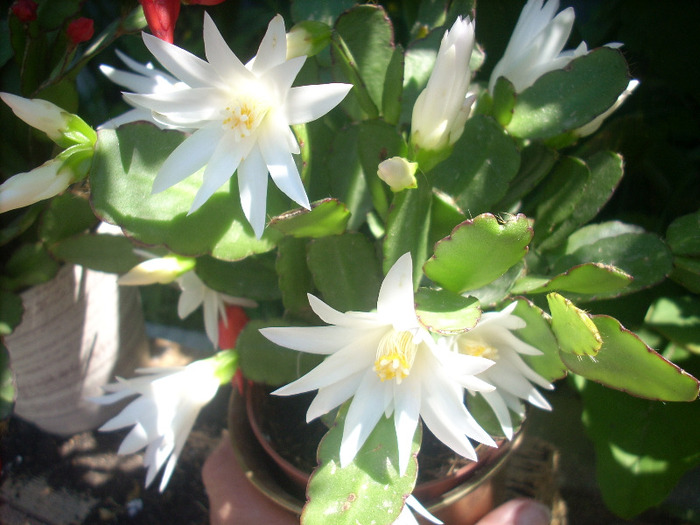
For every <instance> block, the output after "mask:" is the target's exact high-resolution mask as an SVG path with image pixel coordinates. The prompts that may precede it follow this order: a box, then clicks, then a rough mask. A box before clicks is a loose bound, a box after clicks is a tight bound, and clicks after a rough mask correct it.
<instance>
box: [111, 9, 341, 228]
mask: <svg viewBox="0 0 700 525" xmlns="http://www.w3.org/2000/svg"><path fill="white" fill-rule="evenodd" d="M143 40H144V42H145V44H146V46H147V47H148V49H149V50H150V51H151V53H153V55H154V56H155V57H156V58H157V59H158V60H159V62H160V63H161V64H163V66H165V68H166V69H168V70H169V71H170V72H171V73H172V74H173V75H174V76H175V77H176V78H178V79H179V80H180V81H182V82H184V83H185V84H186V85H187V86H188V87H187V88H186V89H180V90H176V91H171V92H168V93H157V94H156V93H154V94H148V95H144V94H125V95H124V96H125V98H126V99H127V100H128V101H129V102H130V103H132V104H134V105H136V106H141V107H143V108H146V109H148V110H150V111H152V112H153V118H154V119H155V120H157V121H158V122H160V123H162V124H167V125H169V126H172V127H174V128H178V129H183V130H193V129H194V130H196V131H195V132H194V133H193V134H192V135H190V136H189V137H188V138H186V139H185V141H184V142H183V143H182V144H180V145H179V146H178V147H177V148H176V149H175V150H174V151H173V152H172V154H171V155H170V156H169V157H168V158H167V159H166V160H165V162H164V163H163V165H162V167H161V169H160V171H159V172H158V174H157V176H156V179H155V181H154V183H153V191H154V192H156V193H157V192H160V191H163V190H165V189H167V188H169V187H170V186H173V185H175V184H177V183H178V182H180V181H181V180H183V179H185V178H186V177H188V176H190V175H191V174H193V173H194V172H196V171H197V170H199V169H200V168H202V167H204V166H205V165H206V168H205V170H204V181H203V183H202V186H201V187H200V189H199V191H198V192H197V194H196V195H195V198H194V202H193V203H192V207H191V209H190V213H191V212H194V211H195V210H197V209H198V208H199V207H200V206H201V205H202V204H204V202H206V200H207V199H208V198H209V197H211V196H212V195H213V194H214V193H215V192H216V191H217V190H218V189H219V188H220V187H221V186H222V185H223V184H224V183H226V181H228V179H229V178H230V177H231V176H232V175H233V173H234V172H235V171H238V188H239V192H240V198H241V206H242V208H243V211H244V213H245V216H246V218H247V219H248V221H249V222H250V224H251V226H252V227H253V230H254V231H255V234H256V235H257V236H258V237H260V236H261V235H262V232H263V229H264V226H265V208H266V199H267V174H268V172H269V174H270V176H271V177H272V180H273V182H274V183H275V184H276V185H277V187H278V188H280V190H282V191H283V192H284V193H285V194H286V195H287V196H288V197H290V198H291V199H292V200H294V201H296V202H297V203H298V204H299V205H301V206H303V207H305V208H307V209H308V208H309V200H308V197H307V196H306V191H305V190H304V186H303V184H302V182H301V178H300V176H299V171H298V169H297V167H296V164H295V162H294V159H293V157H292V154H293V153H299V144H298V143H297V140H296V138H295V137H294V134H293V133H292V131H291V129H290V127H289V126H290V125H293V124H303V123H306V122H310V121H312V120H315V119H317V118H319V117H321V116H322V115H324V114H326V113H327V112H328V111H330V110H331V109H332V108H334V107H335V106H336V105H338V104H339V103H340V101H341V100H342V99H343V98H344V97H345V95H347V93H348V91H349V90H350V87H351V86H350V85H349V84H324V85H312V86H301V87H291V85H292V82H293V81H294V79H295V77H296V76H297V74H298V73H299V70H300V69H301V67H302V65H303V64H304V61H305V59H306V57H303V56H302V57H296V58H293V59H291V60H286V54H287V49H286V47H287V44H286V35H285V31H284V21H283V19H282V17H281V16H279V15H278V16H276V17H275V18H273V19H272V21H271V22H270V25H269V26H268V29H267V33H266V34H265V36H264V38H263V40H262V42H261V44H260V47H259V49H258V53H257V55H256V56H255V57H254V58H253V59H252V60H251V61H250V62H248V63H247V64H246V65H243V64H242V63H241V62H240V60H239V59H238V58H237V57H236V55H235V54H234V53H233V52H232V51H231V49H229V47H228V46H227V45H226V43H225V42H224V39H223V38H222V36H221V34H220V33H219V31H218V29H217V28H216V26H215V25H214V22H213V21H212V19H211V18H210V17H209V16H208V15H206V14H205V17H204V47H205V50H206V56H207V59H208V62H207V61H204V60H201V59H200V58H197V57H196V56H194V55H192V54H190V53H188V52H187V51H185V50H183V49H180V48H179V47H177V46H174V45H172V44H169V43H167V42H164V41H163V40H160V39H158V38H156V37H154V36H152V35H148V34H145V33H144V35H143Z"/></svg>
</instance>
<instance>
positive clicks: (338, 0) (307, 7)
mask: <svg viewBox="0 0 700 525" xmlns="http://www.w3.org/2000/svg"><path fill="white" fill-rule="evenodd" d="M354 5H355V2H354V1H353V0H326V1H325V2H316V1H315V0H295V1H294V2H292V3H291V9H292V19H293V20H294V21H295V22H303V21H304V20H318V21H319V22H324V23H326V24H328V25H333V23H334V22H335V19H336V18H338V16H340V14H341V13H343V11H346V10H348V9H350V8H351V7H352V6H354Z"/></svg>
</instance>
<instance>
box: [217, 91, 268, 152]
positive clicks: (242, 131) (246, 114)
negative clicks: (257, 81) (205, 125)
mask: <svg viewBox="0 0 700 525" xmlns="http://www.w3.org/2000/svg"><path fill="white" fill-rule="evenodd" d="M269 109H270V106H269V105H268V104H267V103H266V102H265V100H263V99H260V98H256V97H251V96H241V97H238V98H237V99H236V100H234V101H233V103H232V104H230V105H228V106H226V110H225V118H224V119H223V122H222V125H223V126H224V128H226V129H230V130H231V131H233V132H234V133H235V138H236V141H239V140H241V139H244V138H246V137H249V136H250V135H251V134H252V133H254V132H255V130H256V129H257V127H258V126H259V125H260V123H261V122H262V120H263V119H264V118H265V115H267V112H268V111H269Z"/></svg>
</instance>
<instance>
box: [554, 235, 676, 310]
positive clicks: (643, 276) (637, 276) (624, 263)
mask: <svg viewBox="0 0 700 525" xmlns="http://www.w3.org/2000/svg"><path fill="white" fill-rule="evenodd" d="M589 228H593V230H592V231H588V229H589ZM601 231H604V230H601V228H599V227H596V226H592V227H584V228H582V229H580V230H579V231H577V232H576V233H575V234H573V235H572V236H571V238H570V239H569V243H568V244H567V248H566V250H567V252H568V253H567V254H566V255H564V256H562V257H559V258H558V259H556V261H554V263H553V265H552V272H554V273H561V272H564V271H566V270H568V269H569V268H571V267H573V266H577V265H580V264H585V263H591V262H594V263H599V264H605V265H609V266H614V267H616V268H619V269H620V270H622V271H624V272H625V273H627V274H629V275H631V276H632V278H633V281H632V282H631V283H630V284H629V286H627V287H625V288H621V289H620V290H618V291H612V292H610V293H608V294H603V293H598V294H597V297H604V296H611V297H615V296H618V295H621V294H627V293H632V292H635V291H638V290H640V289H643V288H648V287H650V286H652V285H654V284H656V283H659V282H661V281H663V280H664V278H665V277H666V276H667V275H668V274H669V273H671V269H672V257H671V253H670V251H669V249H668V247H667V246H666V244H665V243H664V242H663V241H662V240H661V239H660V238H659V237H657V236H656V235H654V234H653V233H621V234H620V235H614V234H611V235H609V236H603V237H602V238H599V239H598V240H595V236H594V235H589V234H590V233H597V234H600V233H601ZM603 235H606V234H603ZM572 249H573V251H569V250H572Z"/></svg>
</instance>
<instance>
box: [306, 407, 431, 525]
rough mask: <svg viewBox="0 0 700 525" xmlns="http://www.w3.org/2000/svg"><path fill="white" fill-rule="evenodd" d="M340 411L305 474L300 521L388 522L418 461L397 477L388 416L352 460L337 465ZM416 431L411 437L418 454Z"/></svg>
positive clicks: (319, 524) (339, 524)
mask: <svg viewBox="0 0 700 525" xmlns="http://www.w3.org/2000/svg"><path fill="white" fill-rule="evenodd" d="M343 424H344V410H341V411H340V413H339V416H338V420H337V421H336V424H335V425H334V426H333V428H331V430H329V431H328V434H326V436H325V437H324V438H323V440H322V441H321V444H320V446H319V451H318V457H319V462H320V464H319V467H318V468H317V469H316V470H315V471H314V473H313V474H312V475H311V480H310V481H309V486H308V489H307V491H308V502H307V504H306V506H305V507H304V511H303V513H302V517H301V522H302V524H303V525H356V524H357V523H372V524H376V525H389V524H391V523H393V522H394V521H395V520H396V518H397V517H398V515H399V513H400V512H401V509H402V507H403V505H404V500H405V498H407V497H408V496H409V495H410V494H411V492H412V490H413V486H414V485H415V482H416V476H417V475H418V462H417V460H416V459H415V456H414V458H413V459H412V460H410V461H409V462H408V468H407V469H406V473H405V474H404V475H403V476H400V475H399V472H398V451H397V444H396V431H395V430H394V419H393V417H392V418H385V417H382V418H381V419H380V420H379V422H378V423H377V426H376V427H374V430H373V431H372V433H371V434H370V436H369V437H368V438H367V441H366V442H365V444H364V446H363V447H362V449H361V450H360V451H359V452H358V453H357V456H356V457H355V460H354V461H353V462H352V463H351V464H350V465H346V466H345V467H341V466H340V459H339V451H340V442H341V439H342V436H343ZM420 441H421V431H420V426H419V430H418V431H417V432H416V435H415V436H414V438H413V453H414V454H416V455H417V454H418V448H419V446H420Z"/></svg>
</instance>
